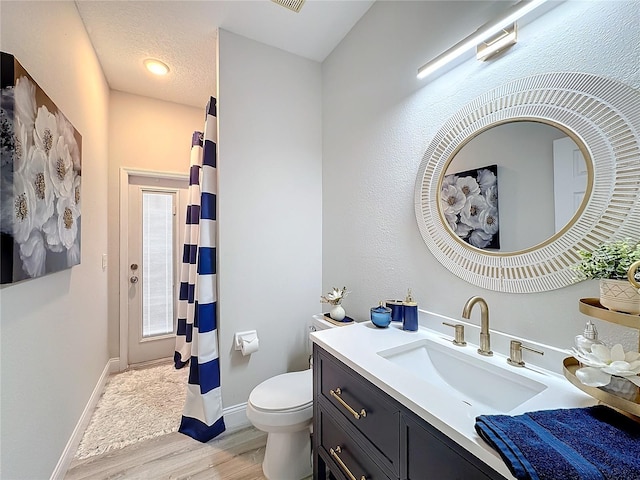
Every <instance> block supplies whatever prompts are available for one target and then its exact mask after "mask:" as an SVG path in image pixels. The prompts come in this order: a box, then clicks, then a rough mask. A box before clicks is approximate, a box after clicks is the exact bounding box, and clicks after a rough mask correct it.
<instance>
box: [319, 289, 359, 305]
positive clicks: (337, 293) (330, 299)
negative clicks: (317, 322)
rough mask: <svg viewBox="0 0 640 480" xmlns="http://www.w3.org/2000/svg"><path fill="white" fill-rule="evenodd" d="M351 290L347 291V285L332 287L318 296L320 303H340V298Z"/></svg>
mask: <svg viewBox="0 0 640 480" xmlns="http://www.w3.org/2000/svg"><path fill="white" fill-rule="evenodd" d="M350 293H351V292H347V287H342V288H336V287H333V290H332V291H331V292H329V293H327V294H326V295H323V296H321V297H320V302H321V303H330V304H331V305H340V302H342V299H343V298H344V297H346V296H347V295H348V294H350Z"/></svg>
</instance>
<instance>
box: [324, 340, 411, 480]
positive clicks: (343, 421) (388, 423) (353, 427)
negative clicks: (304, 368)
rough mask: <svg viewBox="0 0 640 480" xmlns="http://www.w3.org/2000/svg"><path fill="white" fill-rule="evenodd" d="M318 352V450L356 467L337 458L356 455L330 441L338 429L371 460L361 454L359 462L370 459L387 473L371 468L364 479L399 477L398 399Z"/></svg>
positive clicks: (357, 476)
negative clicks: (320, 447)
mask: <svg viewBox="0 0 640 480" xmlns="http://www.w3.org/2000/svg"><path fill="white" fill-rule="evenodd" d="M318 350H319V349H318ZM322 353H323V354H321V355H320V354H318V355H316V356H315V357H314V359H313V371H314V398H315V400H316V402H315V403H316V404H317V405H318V407H320V410H319V411H318V413H319V417H320V419H321V420H324V422H319V427H320V428H319V430H314V432H317V437H318V439H319V440H320V445H321V446H322V450H323V451H324V452H325V453H326V454H328V455H329V457H330V458H331V460H332V462H334V463H338V464H339V463H340V461H343V463H344V464H345V466H346V467H347V468H348V469H349V470H351V471H353V470H357V469H356V468H355V467H353V469H352V468H351V466H350V462H347V461H346V460H342V459H343V457H344V456H347V457H349V456H350V457H351V458H350V460H355V458H354V456H353V455H352V454H351V453H350V452H348V451H346V449H345V448H344V446H343V445H341V444H339V443H335V441H334V440H338V439H337V438H336V437H335V436H334V435H333V431H334V430H340V431H341V432H343V435H345V436H346V437H348V438H345V440H344V441H345V442H348V441H349V442H351V444H354V445H357V447H358V448H359V449H360V450H361V452H362V453H364V454H365V455H366V456H367V457H369V458H370V459H371V462H368V460H367V459H364V458H363V457H360V458H359V463H362V464H363V465H364V464H367V465H369V464H373V465H376V466H377V467H378V468H379V469H380V470H381V471H382V472H386V473H385V474H384V476H382V477H376V476H373V473H370V476H367V475H365V478H367V479H372V478H398V476H399V474H400V465H399V461H400V456H399V453H400V452H399V450H398V445H399V442H400V408H399V404H398V402H396V401H395V400H393V399H392V398H391V397H390V396H389V395H387V394H386V393H384V392H382V391H381V390H379V389H378V388H376V387H374V386H373V385H371V383H370V382H368V381H367V380H365V379H364V378H363V377H361V376H360V375H358V374H357V373H356V372H354V371H353V370H352V369H350V368H349V367H347V366H346V365H344V364H343V363H342V362H339V361H338V360H336V359H335V358H334V357H333V356H331V355H329V354H326V352H322ZM316 379H317V380H316ZM316 386H317V388H315V387H316ZM336 446H340V450H342V451H343V454H340V453H338V452H336V448H335V447H336ZM332 449H333V453H332ZM339 459H340V460H339ZM341 468H342V466H341ZM332 471H333V469H332ZM353 474H354V475H356V472H355V471H353ZM362 475H363V474H358V475H356V478H357V479H358V480H360V479H361V477H362ZM347 478H348V475H347Z"/></svg>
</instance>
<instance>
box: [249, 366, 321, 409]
mask: <svg viewBox="0 0 640 480" xmlns="http://www.w3.org/2000/svg"><path fill="white" fill-rule="evenodd" d="M249 402H250V403H251V404H252V405H253V406H254V407H255V408H258V409H261V410H279V411H283V410H296V409H299V408H302V407H306V406H308V405H309V404H311V403H312V402H313V377H312V371H311V370H303V371H302V372H291V373H283V374H282V375H277V376H275V377H272V378H269V379H267V380H265V381H264V382H262V383H261V384H260V385H258V386H257V387H256V388H254V389H253V391H252V392H251V394H250V395H249Z"/></svg>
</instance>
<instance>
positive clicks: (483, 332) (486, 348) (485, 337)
mask: <svg viewBox="0 0 640 480" xmlns="http://www.w3.org/2000/svg"><path fill="white" fill-rule="evenodd" d="M476 303H479V304H480V348H479V349H478V353H479V354H480V355H485V356H487V357H488V356H491V355H493V352H492V351H491V338H490V336H489V306H488V305H487V302H486V301H485V300H484V298H482V297H471V298H470V299H469V300H467V303H465V304H464V308H463V309H462V318H466V319H467V320H468V319H469V318H471V310H472V309H473V306H474V305H475V304H476Z"/></svg>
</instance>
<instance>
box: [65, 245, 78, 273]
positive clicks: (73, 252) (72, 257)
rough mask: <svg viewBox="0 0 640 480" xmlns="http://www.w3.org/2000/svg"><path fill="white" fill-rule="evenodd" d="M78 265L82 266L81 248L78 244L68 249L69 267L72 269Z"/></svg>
mask: <svg viewBox="0 0 640 480" xmlns="http://www.w3.org/2000/svg"><path fill="white" fill-rule="evenodd" d="M78 264H80V246H79V245H78V242H76V243H74V244H73V245H71V248H69V249H67V266H69V267H72V266H74V265H78Z"/></svg>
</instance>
